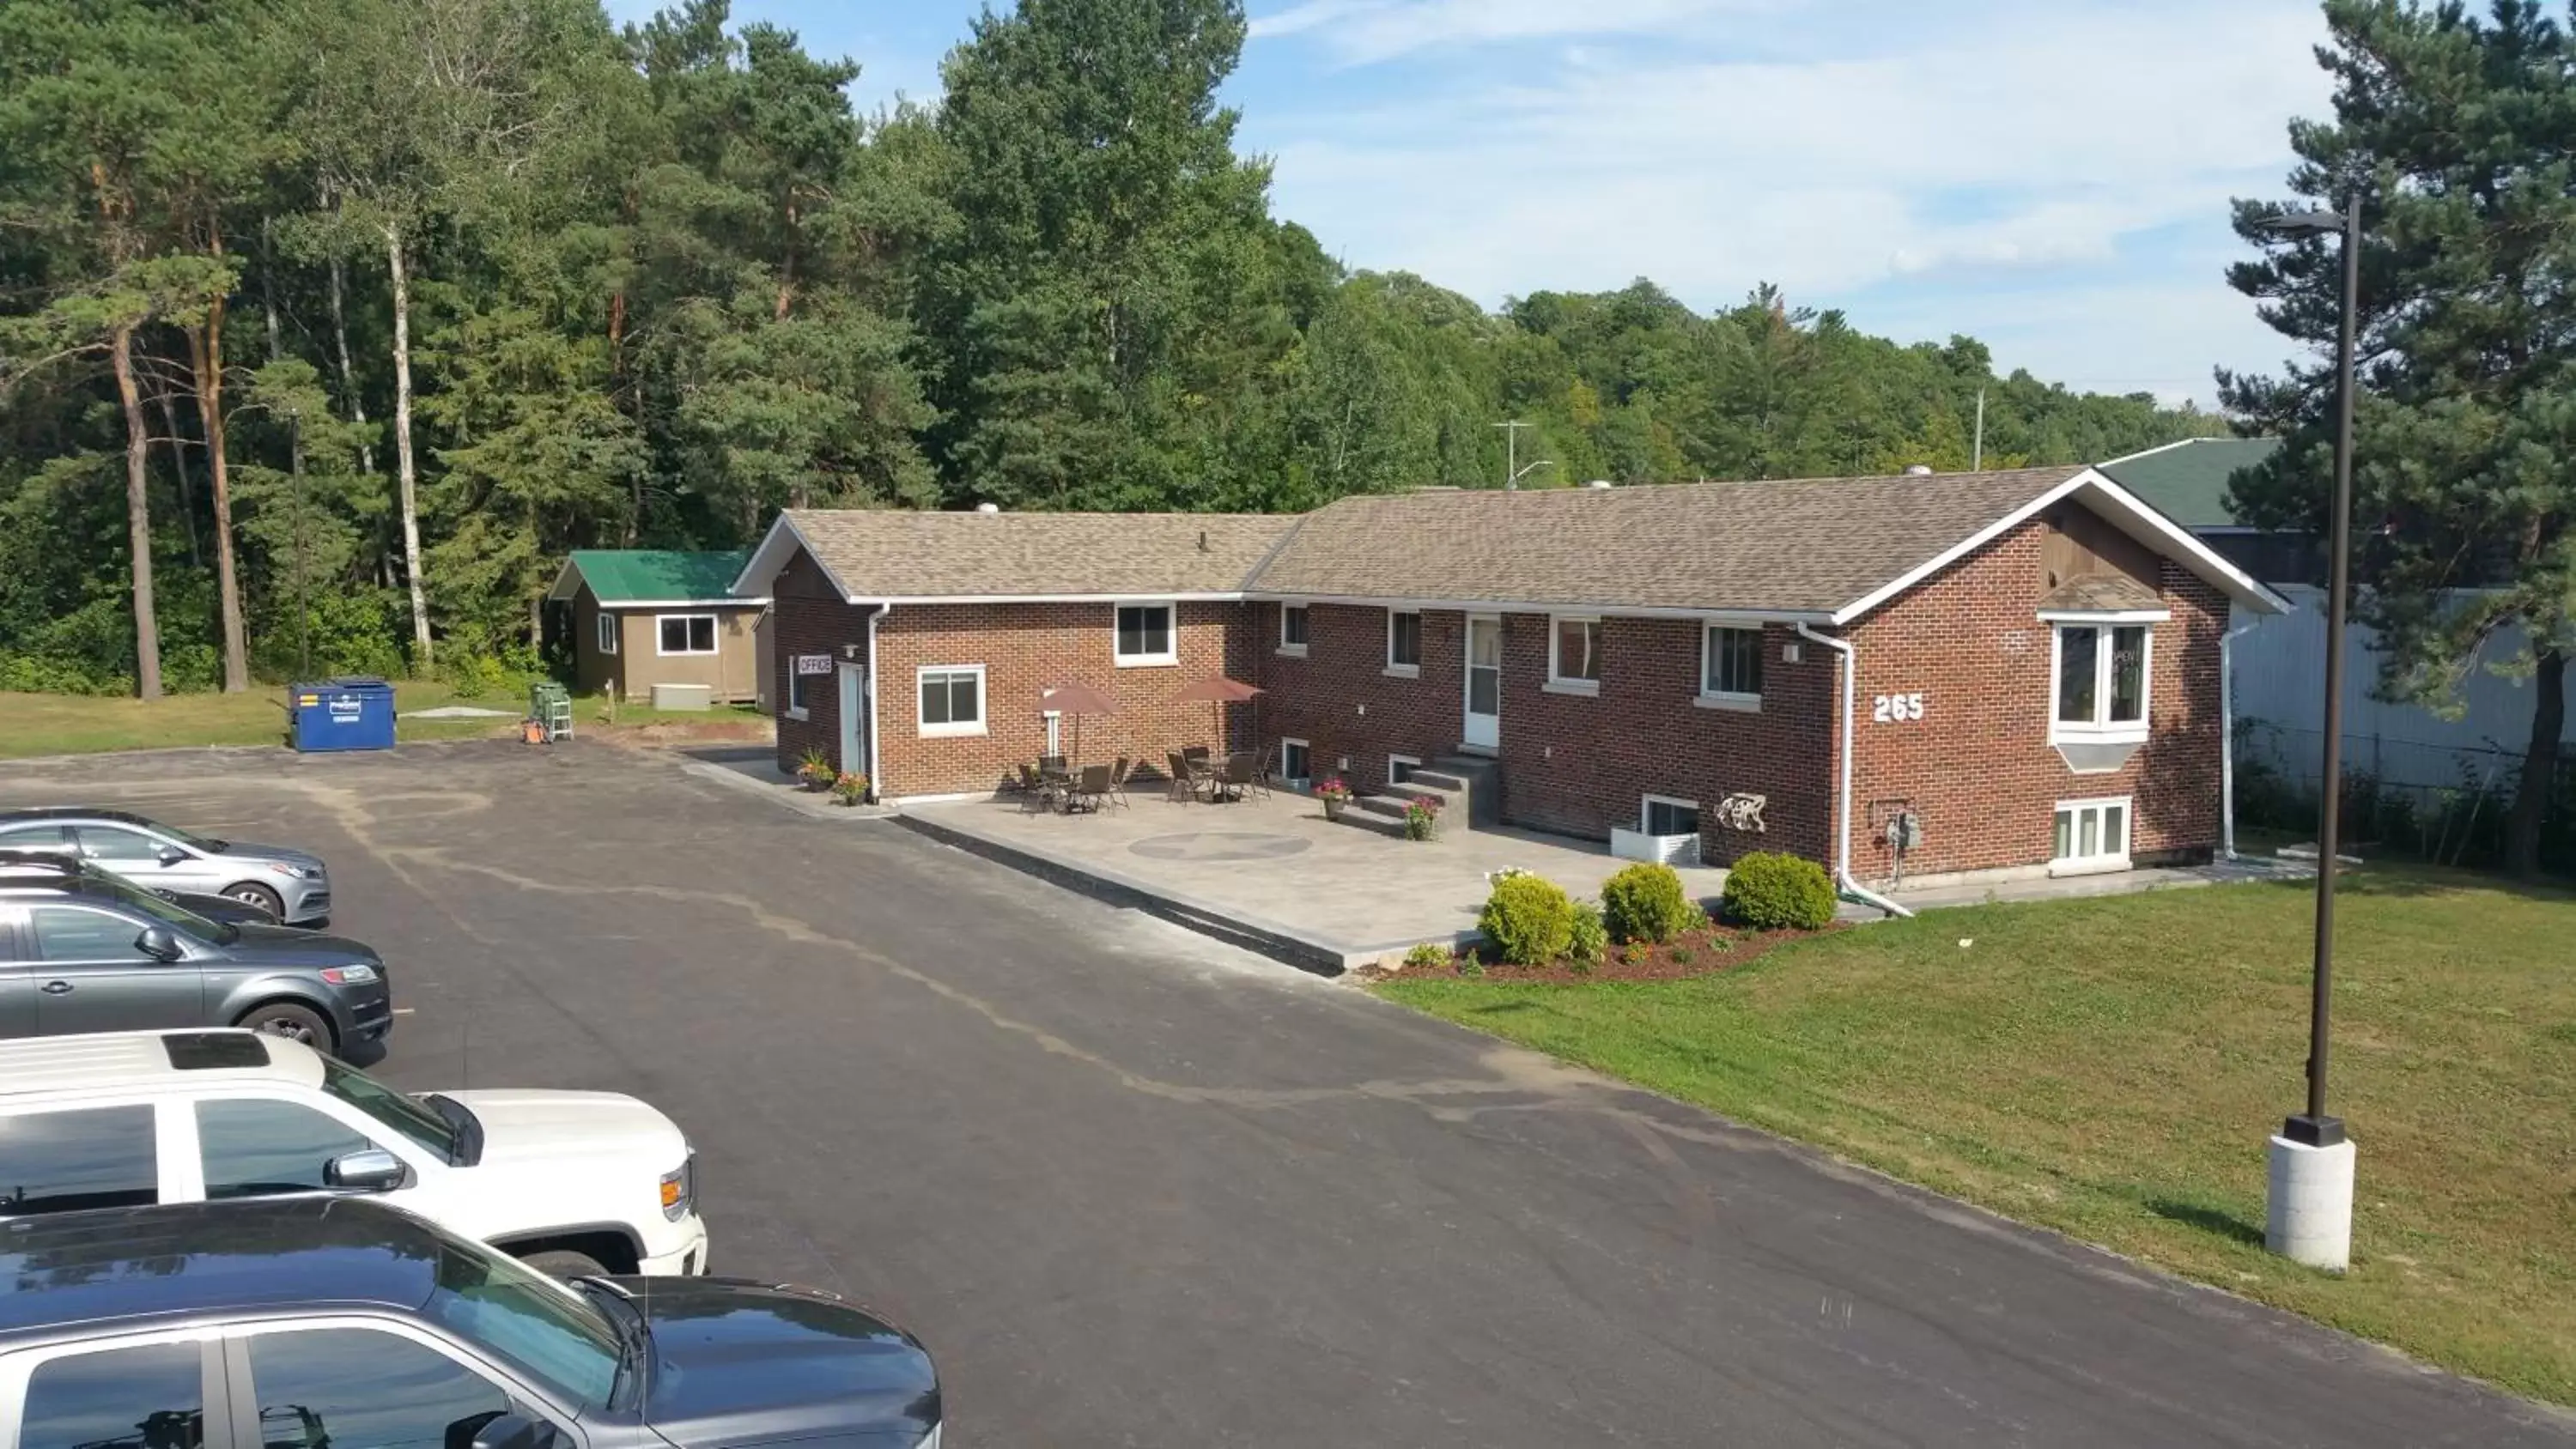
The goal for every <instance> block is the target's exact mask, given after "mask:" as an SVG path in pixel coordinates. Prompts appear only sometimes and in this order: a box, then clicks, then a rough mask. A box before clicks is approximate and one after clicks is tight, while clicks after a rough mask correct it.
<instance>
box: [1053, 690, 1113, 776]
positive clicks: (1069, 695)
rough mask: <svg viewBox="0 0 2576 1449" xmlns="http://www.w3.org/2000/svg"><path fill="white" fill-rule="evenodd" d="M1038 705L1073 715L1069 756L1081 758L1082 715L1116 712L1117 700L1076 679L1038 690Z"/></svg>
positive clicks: (1076, 758) (1059, 712)
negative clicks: (1051, 687) (1071, 747)
mask: <svg viewBox="0 0 2576 1449" xmlns="http://www.w3.org/2000/svg"><path fill="white" fill-rule="evenodd" d="M1038 707H1039V708H1041V709H1051V710H1054V711H1055V712H1056V713H1058V714H1069V715H1072V716H1073V754H1072V755H1071V756H1069V758H1071V759H1073V760H1080V759H1081V758H1082V717H1083V716H1084V715H1087V714H1099V715H1109V714H1116V713H1117V712H1118V701H1117V700H1114V699H1112V698H1110V697H1109V695H1108V694H1107V693H1106V692H1104V691H1102V690H1100V689H1099V688H1097V687H1095V686H1092V685H1088V684H1084V683H1083V682H1081V681H1080V680H1076V681H1074V682H1073V683H1071V684H1059V685H1057V686H1055V687H1054V688H1053V689H1046V690H1041V691H1039V693H1038Z"/></svg>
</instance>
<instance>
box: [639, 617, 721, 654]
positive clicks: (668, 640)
mask: <svg viewBox="0 0 2576 1449" xmlns="http://www.w3.org/2000/svg"><path fill="white" fill-rule="evenodd" d="M653 627H654V629H655V630H656V631H657V632H658V633H659V635H660V640H661V652H662V653H664V654H713V653H715V652H716V616H715V615H713V614H659V615H656V616H655V617H654V620H653Z"/></svg>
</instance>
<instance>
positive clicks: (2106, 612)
mask: <svg viewBox="0 0 2576 1449" xmlns="http://www.w3.org/2000/svg"><path fill="white" fill-rule="evenodd" d="M2172 618H2173V610H2171V609H2042V610H2040V611H2039V621H2040V622H2041V623H2043V624H2162V623H2167V622H2169V621H2171V620H2172Z"/></svg>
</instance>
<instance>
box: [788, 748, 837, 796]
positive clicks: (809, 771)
mask: <svg viewBox="0 0 2576 1449" xmlns="http://www.w3.org/2000/svg"><path fill="white" fill-rule="evenodd" d="M840 774H841V772H840V771H839V770H836V769H834V768H833V767H832V757H831V756H829V755H827V754H824V753H823V752H822V751H821V750H819V749H812V750H807V751H806V752H805V758H804V760H803V761H802V762H801V763H799V764H798V765H797V766H796V778H797V780H798V781H799V782H800V783H802V784H803V785H804V786H805V788H806V789H808V790H828V789H830V788H832V782H833V781H834V780H836V779H838V778H839V777H840Z"/></svg>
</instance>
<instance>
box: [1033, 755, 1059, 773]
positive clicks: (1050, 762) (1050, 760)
mask: <svg viewBox="0 0 2576 1449" xmlns="http://www.w3.org/2000/svg"><path fill="white" fill-rule="evenodd" d="M1038 773H1039V774H1041V775H1061V774H1063V773H1064V756H1062V755H1040V756H1038Z"/></svg>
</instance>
